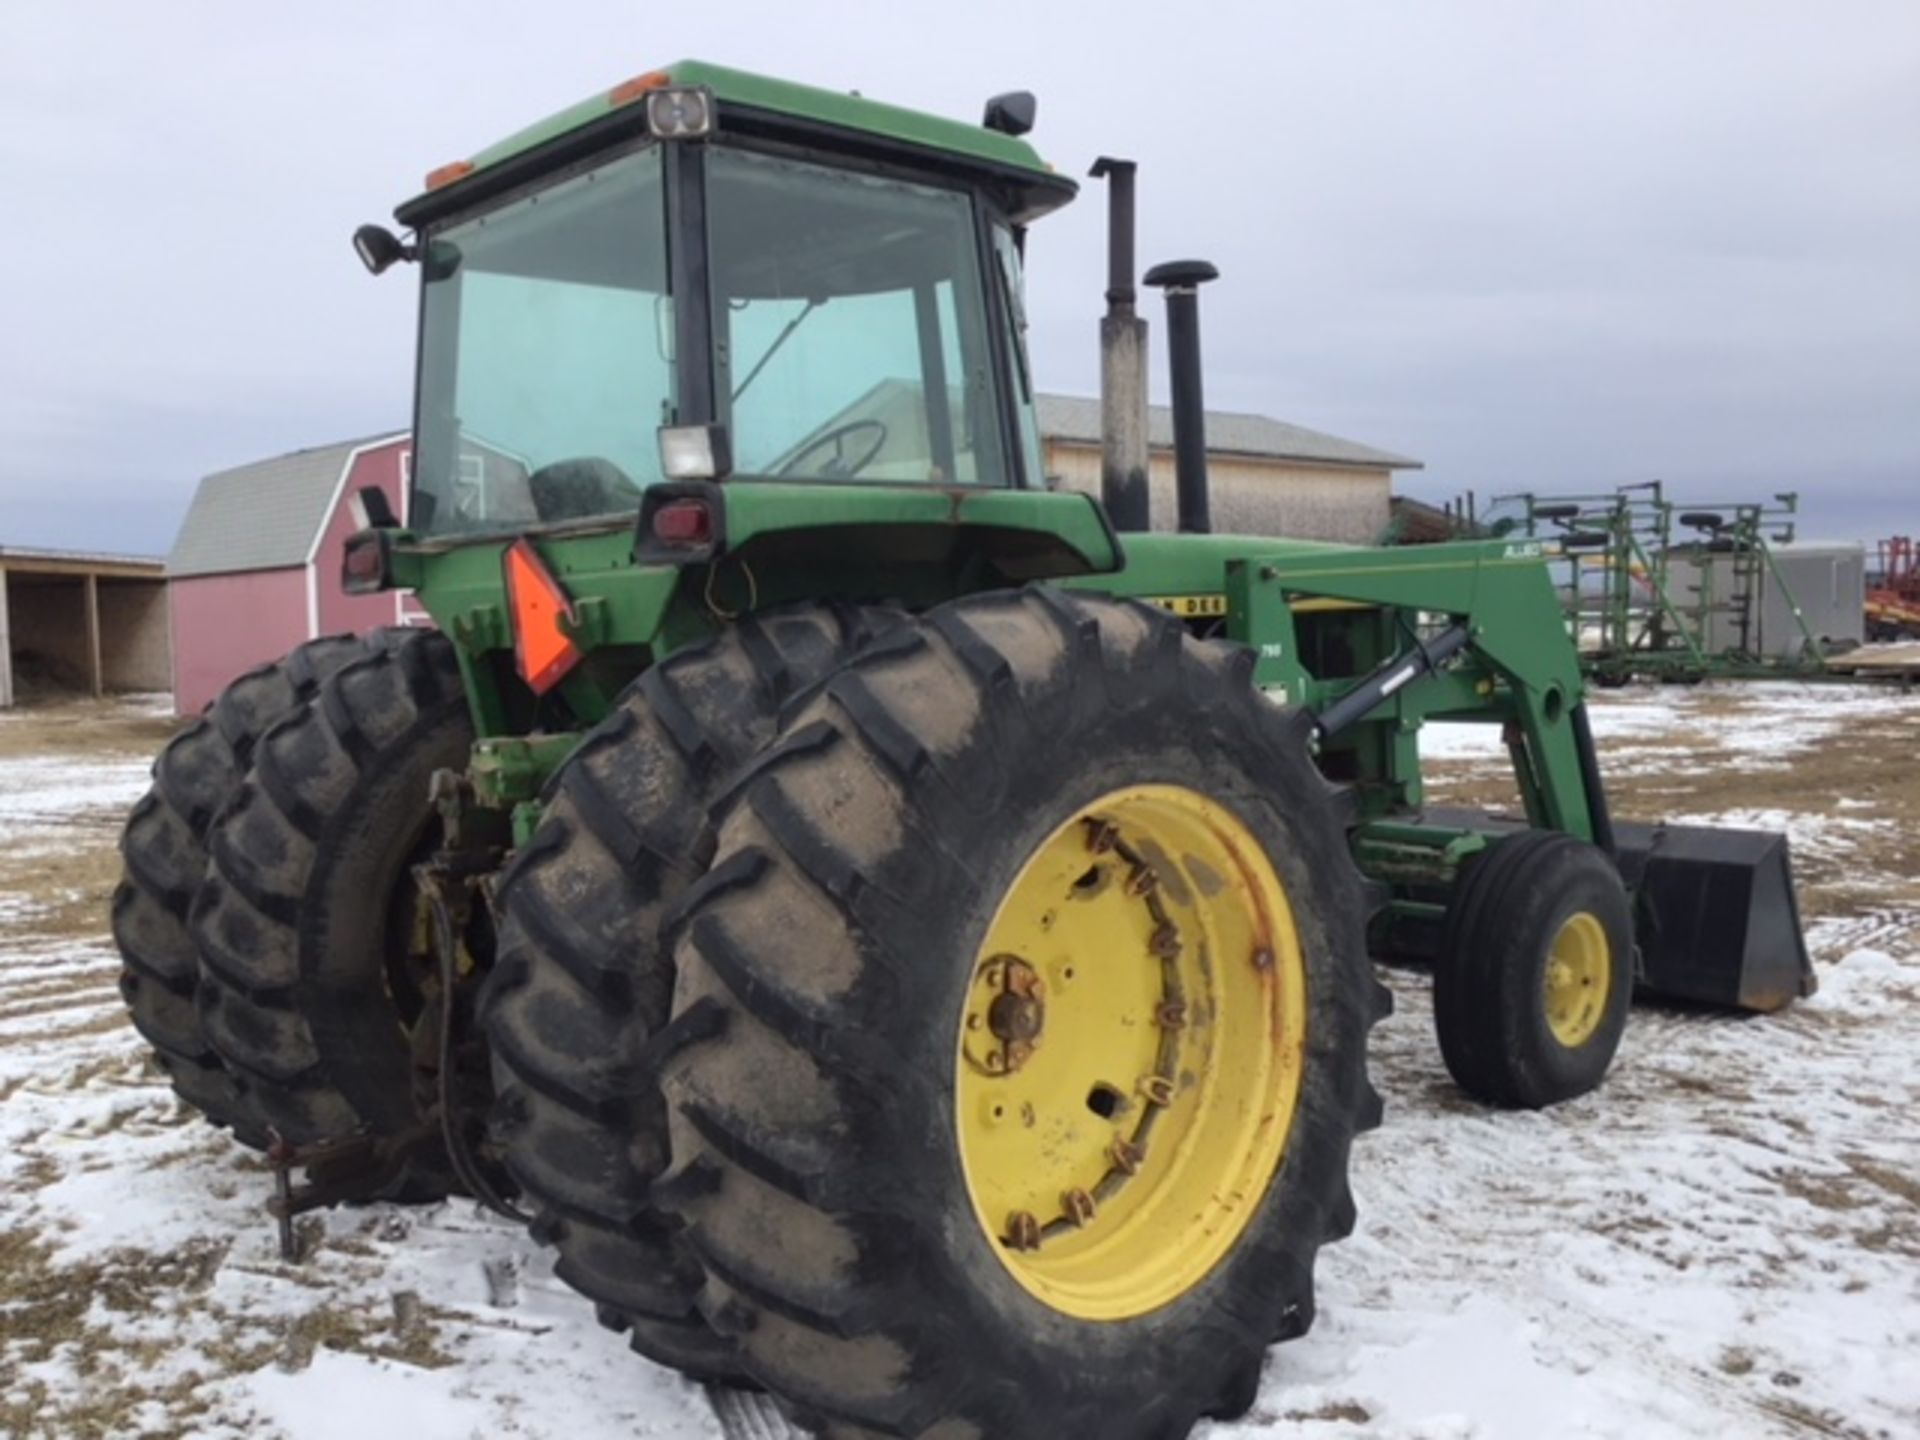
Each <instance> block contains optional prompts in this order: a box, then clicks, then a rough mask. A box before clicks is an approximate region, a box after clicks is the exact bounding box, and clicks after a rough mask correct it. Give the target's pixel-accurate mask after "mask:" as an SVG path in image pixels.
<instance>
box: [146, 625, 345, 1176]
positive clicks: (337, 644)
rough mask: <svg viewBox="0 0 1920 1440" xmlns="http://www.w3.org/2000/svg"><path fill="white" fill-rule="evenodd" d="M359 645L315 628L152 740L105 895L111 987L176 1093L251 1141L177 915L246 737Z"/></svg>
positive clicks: (203, 863) (250, 1126)
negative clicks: (156, 742) (210, 1029)
mask: <svg viewBox="0 0 1920 1440" xmlns="http://www.w3.org/2000/svg"><path fill="white" fill-rule="evenodd" d="M359 653H360V642H359V641H358V640H357V639H355V638H354V637H353V636H351V635H329V636H323V637H321V638H320V639H317V640H310V641H308V642H307V643H306V644H304V645H301V646H300V647H298V648H297V649H295V650H294V651H293V652H292V653H291V654H289V655H288V656H286V657H285V658H284V659H282V660H280V661H277V662H275V663H273V664H269V665H260V666H256V667H255V668H254V669H252V670H249V671H247V672H246V673H245V674H243V675H241V676H240V677H239V678H237V679H236V680H234V681H233V682H232V683H231V684H230V685H228V686H227V688H226V689H225V690H224V691H222V692H221V694H220V695H219V697H218V698H217V699H216V700H215V701H214V703H213V704H212V706H211V707H209V709H208V711H207V713H205V714H203V715H201V716H198V717H196V718H195V719H194V720H192V721H190V722H189V723H188V724H187V725H186V727H185V728H184V729H182V730H181V731H180V732H179V733H178V734H177V735H175V736H174V737H173V738H172V739H171V740H169V741H168V742H167V744H166V746H165V748H164V749H162V750H161V752H160V755H159V756H158V758H157V759H156V760H155V761H154V765H153V784H152V786H151V788H149V790H148V791H147V793H146V794H145V795H144V796H142V797H141V799H140V800H139V801H138V802H137V803H136V804H135V805H134V807H133V812H132V814H131V815H130V816H129V817H128V820H127V825H126V828H125V830H124V832H123V833H122V835H121V839H120V853H121V857H122V860H123V862H124V871H123V874H122V877H121V880H120V882H119V884H118V885H117V886H116V887H115V889H114V894H113V903H112V919H113V933H114V939H115V942H116V944H117V946H118V948H119V951H120V958H121V963H122V969H121V976H120V993H121V996H122V998H123V999H124V1000H125V1002H126V1005H127V1010H128V1013H129V1015H130V1017H131V1019H132V1021H133V1025H134V1028H135V1029H136V1030H137V1031H138V1032H139V1033H140V1035H141V1036H142V1037H143V1038H144V1039H145V1040H146V1041H147V1043H148V1044H149V1045H151V1046H152V1047H153V1050H154V1056H155V1059H156V1061H157V1062H158V1064H159V1065H160V1068H161V1069H162V1070H164V1071H165V1072H166V1074H167V1076H168V1079H169V1080H170V1081H171V1082H172V1085H173V1089H174V1092H175V1093H176V1094H177V1095H178V1096H179V1097H180V1098H181V1099H182V1100H184V1101H185V1102H186V1103H187V1104H188V1105H190V1106H192V1107H193V1108H194V1109H195V1110H198V1111H199V1112H200V1113H201V1114H202V1115H203V1116H205V1117H206V1119H207V1120H208V1121H209V1122H211V1123H212V1124H214V1125H216V1126H219V1127H221V1128H224V1129H229V1130H231V1131H232V1132H233V1134H234V1136H235V1138H236V1139H238V1140H240V1141H241V1143H243V1144H246V1145H250V1146H252V1147H254V1148H256V1149H258V1148H263V1147H264V1146H265V1145H266V1143H267V1134H266V1129H265V1127H264V1125H263V1124H262V1123H261V1122H260V1120H259V1119H258V1117H256V1116H255V1115H254V1114H252V1112H251V1109H250V1107H249V1106H248V1104H247V1102H246V1100H245V1099H244V1097H243V1096H242V1094H241V1093H240V1090H239V1089H238V1088H237V1087H236V1086H235V1084H234V1081H233V1077H232V1075H231V1074H230V1073H229V1071H228V1069H227V1067H226V1065H225V1064H224V1063H223V1062H222V1061H221V1059H220V1056H219V1054H218V1052H217V1051H216V1049H215V1048H214V1046H213V1045H212V1044H211V1043H210V1041H209V1039H208V1036H207V1034H206V1031H205V1028H204V1027H203V1025H202V1024H201V1021H200V1017H199V1014H198V1011H197V1008H196V1004H195V997H196V994H197V991H198V988H199V985H200V965H199V954H198V950H197V947H196V945H195V942H194V938H193V935H192V932H191V929H190V927H189V916H190V914H191V910H192V906H193V900H194V896H195V894H196V893H197V892H198V890H199V888H200V885H201V883H202V882H203V881H204V879H205V876H206V871H207V864H208V856H207V834H208V831H209V829H210V828H211V827H212V825H213V824H214V821H215V820H216V818H217V817H218V816H219V814H220V813H221V811H223V810H224V809H225V808H226V806H227V805H228V803H229V802H230V801H231V800H232V798H233V796H234V793H235V792H236V791H237V790H238V789H239V787H240V784H241V781H242V780H243V778H244V777H245V775H246V773H247V770H248V768H249V765H250V764H251V760H252V755H253V750H254V746H255V745H256V743H257V742H258V741H259V739H260V737H261V736H262V735H263V734H264V733H265V732H266V731H267V730H268V729H270V728H271V727H272V726H273V725H274V724H275V723H276V722H277V721H278V720H279V719H280V718H281V717H282V716H283V715H285V714H286V713H287V712H288V711H289V710H291V709H293V708H294V707H295V706H298V705H300V704H303V703H305V701H306V700H307V699H309V698H310V697H311V696H312V695H313V694H314V693H315V691H316V690H317V689H318V688H319V686H320V685H321V683H322V682H324V681H325V679H326V678H327V676H328V675H330V674H332V673H333V671H334V670H336V669H338V668H339V667H340V666H342V665H344V664H346V663H347V662H348V661H350V660H352V659H353V658H355V657H356V656H357V655H358V654H359Z"/></svg>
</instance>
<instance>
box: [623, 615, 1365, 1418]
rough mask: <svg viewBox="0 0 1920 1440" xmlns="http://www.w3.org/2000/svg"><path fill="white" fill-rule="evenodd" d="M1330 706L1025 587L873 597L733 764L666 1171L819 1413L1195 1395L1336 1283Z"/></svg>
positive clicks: (756, 1347) (1346, 1066)
mask: <svg viewBox="0 0 1920 1440" xmlns="http://www.w3.org/2000/svg"><path fill="white" fill-rule="evenodd" d="M1308 728H1309V727H1308V721H1307V719H1306V717H1304V716H1303V715H1301V714H1299V713H1297V712H1286V711H1281V710H1278V709H1276V708H1275V707H1273V706H1272V705H1271V704H1269V702H1267V701H1266V700H1265V699H1263V698H1262V697H1261V696H1260V695H1259V693H1258V692H1257V691H1256V690H1255V688H1254V686H1253V683H1252V665H1251V655H1250V654H1249V653H1248V652H1246V651H1244V650H1238V649H1234V648H1230V647H1227V646H1224V645H1218V644H1211V643H1205V642H1201V641H1197V640H1194V639H1191V638H1190V637H1188V636H1187V635H1186V634H1185V633H1184V631H1183V630H1182V627H1181V626H1180V624H1179V623H1178V622H1177V621H1175V620H1174V619H1172V618H1171V617H1169V616H1166V615H1164V614H1162V613H1160V612H1158V611H1155V610H1150V609H1148V608H1147V607H1145V606H1142V605H1138V604H1135V603H1133V602H1130V601H1119V600H1114V599H1111V598H1107V597H1100V596H1090V595H1075V594H1069V593H1065V592H1061V591H1058V590H1053V589H1048V588H1044V587H1040V588H1034V589H1030V590H1028V591H1024V592H1010V593H997V594H992V595H985V596H979V597H974V598H969V599H965V600H960V601H956V602H953V603H951V604H949V605H945V606H942V607H940V608H939V609H936V610H934V611H932V612H929V614H927V615H926V616H924V617H922V619H921V620H919V621H918V622H916V623H915V624H913V625H912V626H909V627H905V628H903V629H902V630H900V631H898V632H896V633H895V634H894V635H891V636H888V637H885V638H882V639H881V640H880V641H878V642H876V643H875V644H874V645H872V646H870V647H869V648H868V649H867V650H865V651H864V652H862V654H861V655H860V656H858V657H857V658H856V659H854V660H853V661H852V662H851V663H850V664H849V665H848V666H847V667H845V668H844V669H842V670H841V671H840V672H839V673H838V674H836V675H835V676H834V677H833V678H832V679H831V680H829V681H828V683H827V684H826V686H824V687H823V689H822V691H821V693H820V694H819V695H818V696H816V697H814V698H813V699H812V700H810V701H809V702H807V703H806V704H805V705H804V706H802V707H800V708H799V710H798V712H797V713H796V714H795V715H794V716H793V718H792V719H791V720H790V721H788V723H787V724H786V725H785V726H784V727H783V729H782V732H781V738H780V739H779V740H777V741H776V742H775V743H774V744H773V746H771V747H770V748H769V750H768V751H766V752H765V753H764V754H763V755H762V756H761V758H760V759H759V760H758V761H756V762H755V763H754V764H753V765H752V766H751V767H750V771H749V773H748V774H747V775H745V776H744V777H743V778H742V780H741V782H740V783H739V785H738V786H737V787H736V788H735V790H734V792H733V794H732V796H731V798H730V799H729V801H728V802H727V804H726V808H725V811H724V819H723V820H722V823H721V826H720V832H719V848H718V851H717V853H716V855H715V858H714V863H713V866H712V868H711V869H710V870H709V871H708V873H707V875H706V876H705V877H704V878H703V879H702V880H700V881H699V883H698V884H697V885H696V886H695V887H694V890H693V892H692V893H691V895H690V896H689V898H688V901H687V904H686V906H685V909H684V913H683V918H682V919H681V921H679V922H678V923H677V924H676V926H675V932H674V933H675V935H676V937H677V938H676V945H675V951H674V958H675V962H676V965H677V969H678V977H677V981H676V985H675V990H674V999H673V1020H672V1022H671V1023H670V1024H669V1026H668V1027H667V1030H666V1031H665V1032H663V1041H664V1042H665V1043H664V1044H663V1045H662V1047H661V1049H662V1051H663V1062H664V1063H663V1066H662V1082H661V1083H662V1088H663V1090H664V1092H665V1094H666V1097H667V1105H668V1110H669V1117H670V1125H671V1140H672V1145H671V1149H672V1155H673V1169H672V1170H671V1171H670V1172H669V1174H668V1175H667V1176H666V1177H665V1178H664V1179H663V1180H662V1181H661V1182H660V1184H658V1185H657V1186H656V1187H655V1189H654V1197H655V1199H656V1201H657V1202H658V1203H660V1204H661V1205H663V1206H664V1207H665V1208H666V1209H668V1210H670V1211H671V1212H672V1213H673V1214H674V1215H675V1216H676V1217H677V1218H678V1219H679V1220H680V1221H681V1222H683V1223H684V1225H685V1227H686V1228H685V1231H684V1239H685V1243H686V1244H687V1247H688V1249H689V1250H690V1251H691V1252H692V1253H693V1254H694V1255H696V1256H697V1257H698V1258H699V1260H700V1263H701V1268H702V1270H703V1271H704V1274H705V1282H706V1283H705V1286H704V1288H703V1289H702V1291H701V1294H700V1306H701V1309H702V1311H703V1312H704V1313H705V1314H706V1315H707V1316H708V1317H709V1319H710V1320H711V1321H712V1323H713V1325H714V1326H715V1328H716V1329H718V1330H721V1331H723V1332H724V1333H727V1334H729V1335H732V1336H733V1337H735V1340H736V1344H737V1346H738V1348H739V1354H740V1357H741V1362H742V1364H743V1366H744V1367H745V1369H746V1370H747V1371H748V1373H749V1374H751V1375H752V1376H753V1377H754V1378H755V1379H756V1380H758V1381H760V1382H761V1383H763V1384H764V1385H766V1386H767V1388H768V1389H770V1390H772V1391H773V1392H774V1393H775V1394H776V1395H778V1396H780V1397H781V1398H783V1399H784V1400H785V1401H787V1402H788V1403H789V1404H790V1405H791V1406H792V1407H793V1408H794V1410H795V1412H796V1413H797V1414H798V1415H799V1416H800V1417H801V1418H802V1419H803V1420H804V1421H806V1423H809V1424H811V1425H813V1426H814V1427H815V1428H816V1429H817V1430H819V1432H820V1433H822V1434H825V1435H829V1436H833V1437H844V1440H851V1437H863V1440H864V1437H873V1436H881V1435H884V1436H895V1437H911V1440H947V1437H956V1440H957V1437H987V1436H990V1437H993V1440H1059V1437H1062V1436H1083V1435H1086V1436H1091V1435H1099V1436H1102V1437H1107V1440H1164V1437H1177V1436H1183V1435H1185V1434H1187V1433H1188V1430H1189V1429H1190V1428H1191V1426H1192V1425H1193V1424H1194V1423H1195V1422H1196V1421H1197V1420H1198V1419H1199V1418H1201V1417H1203V1416H1209V1415H1232V1414H1237V1413H1240V1412H1241V1411H1243V1410H1245V1409H1246V1408H1247V1407H1248V1406H1249V1405H1250V1404H1251V1403H1252V1401H1253V1399H1254V1396H1255V1394H1256V1392H1257V1389H1258V1385H1259V1377H1260V1370H1261V1363H1262V1358H1263V1353H1264V1351H1265V1349H1266V1347H1267V1346H1268V1345H1269V1344H1270V1343H1272V1342H1273V1341H1275V1340H1280V1339H1287V1338H1291V1337H1292V1336H1295V1335H1298V1334H1300V1333H1302V1332H1304V1331H1305V1329H1306V1328H1307V1326H1308V1325H1309V1324H1310V1323H1311V1320H1312V1316H1313V1288H1312V1283H1313V1282H1312V1268H1313V1262H1314V1258H1315V1254H1316V1252H1317V1250H1318V1249H1319V1247H1320V1246H1321V1245H1322V1244H1323V1243H1325V1242H1327V1241H1331V1240H1335V1239H1338V1238H1340V1237H1342V1236H1344V1235H1346V1234H1347V1233H1348V1232H1349V1231H1350V1230H1351V1229H1352V1226H1353V1223H1354V1213H1353V1202H1352V1199H1351V1196H1350V1193H1349V1190H1348V1188H1347V1158H1348V1150H1349V1146H1350V1143H1351V1141H1352V1139H1353V1136H1354V1135H1355V1133H1356V1132H1358V1131H1360V1130H1364V1129H1366V1128H1368V1127H1369V1126H1371V1125H1373V1124H1375V1123H1377V1121H1378V1119H1379V1112H1380V1103H1379V1099H1378V1097H1377V1096H1376V1095H1375V1093H1374V1091H1373V1090H1372V1088H1371V1086H1370V1085H1369V1084H1368V1082H1367V1077H1366V1066H1365V1047H1366V1041H1367V1032H1368V1030H1369V1028H1370V1027H1371V1026H1372V1024H1373V1023H1374V1022H1375V1020H1377V1019H1378V1018H1379V1017H1380V1016H1381V1015H1383V1014H1384V1013H1385V1011H1386V1008H1387V1006H1386V998H1387V997H1386V992H1385V991H1384V990H1383V989H1382V988H1381V987H1380V986H1378V985H1377V984H1376V982H1375V981H1374V979H1373V976H1372V971H1371V969H1370V967H1369V964H1368V961H1367V957H1366V953H1365V947H1364V934H1365V923H1366V920H1367V915H1366V906H1367V897H1366V892H1365V889H1364V887H1363V884H1362V882H1361V880H1360V877H1359V876H1358V874H1357V872H1356V871H1355V870H1354V868H1353V865H1352V863H1351V861H1350V859H1349V858H1348V852H1347V846H1346V843H1345V839H1346V837H1345V821H1344V819H1343V814H1342V807H1341V806H1340V804H1339V796H1338V793H1337V792H1336V791H1335V790H1334V789H1333V787H1331V786H1329V785H1327V784H1326V782H1325V781H1323V780H1322V778H1321V776H1320V774H1319V772H1318V771H1317V770H1316V768H1315V767H1314V765H1313V763H1312V761H1311V759H1310V758H1309V755H1308V751H1307V736H1308Z"/></svg>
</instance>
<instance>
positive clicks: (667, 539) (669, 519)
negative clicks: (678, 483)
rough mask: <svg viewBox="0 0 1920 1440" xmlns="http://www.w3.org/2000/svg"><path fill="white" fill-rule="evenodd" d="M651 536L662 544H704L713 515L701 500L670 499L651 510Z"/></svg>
mask: <svg viewBox="0 0 1920 1440" xmlns="http://www.w3.org/2000/svg"><path fill="white" fill-rule="evenodd" d="M653 538H654V539H656V540H658V541H659V542H660V543H661V544H662V545H705V544H706V543H707V542H708V541H709V540H711V539H713V516H712V515H711V514H710V513H709V512H708V510H707V507H706V503H705V502H704V501H701V500H671V501H668V502H667V503H666V504H665V505H662V506H661V507H660V508H659V509H658V510H656V511H654V512H653Z"/></svg>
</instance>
